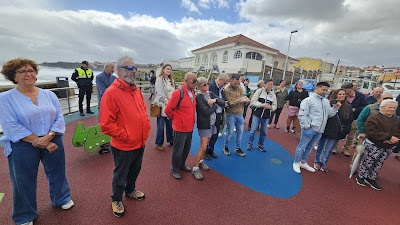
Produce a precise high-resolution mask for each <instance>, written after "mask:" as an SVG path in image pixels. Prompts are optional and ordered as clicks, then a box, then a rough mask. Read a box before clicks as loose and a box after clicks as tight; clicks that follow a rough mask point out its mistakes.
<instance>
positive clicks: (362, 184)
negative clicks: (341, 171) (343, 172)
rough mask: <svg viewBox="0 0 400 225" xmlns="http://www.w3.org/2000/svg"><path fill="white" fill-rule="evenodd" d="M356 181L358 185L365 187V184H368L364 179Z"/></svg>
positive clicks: (357, 178) (358, 178) (359, 178)
mask: <svg viewBox="0 0 400 225" xmlns="http://www.w3.org/2000/svg"><path fill="white" fill-rule="evenodd" d="M356 181H357V184H358V185H360V186H363V187H365V184H366V182H365V179H363V178H361V177H356Z"/></svg>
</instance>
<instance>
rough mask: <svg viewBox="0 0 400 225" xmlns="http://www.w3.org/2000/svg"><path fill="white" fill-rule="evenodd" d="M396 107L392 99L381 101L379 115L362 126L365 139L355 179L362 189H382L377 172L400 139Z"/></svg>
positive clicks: (375, 115)
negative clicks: (368, 187)
mask: <svg viewBox="0 0 400 225" xmlns="http://www.w3.org/2000/svg"><path fill="white" fill-rule="evenodd" d="M397 106H398V103H397V101H395V100H393V99H386V100H383V101H382V102H381V104H380V107H379V113H377V114H374V115H371V116H369V117H368V119H367V122H365V124H364V128H365V134H366V136H367V138H366V139H365V141H364V146H365V151H364V156H363V157H362V160H361V163H360V166H359V167H358V169H359V171H358V177H357V178H356V180H357V184H359V185H361V186H363V187H365V184H369V185H371V187H372V188H373V189H375V190H381V189H382V188H381V187H380V186H379V185H378V183H377V182H376V178H377V176H378V172H379V170H380V169H381V168H382V166H383V163H384V161H385V160H386V159H387V158H388V157H389V155H390V153H391V152H392V150H393V148H395V147H396V145H397V143H398V142H399V138H400V129H399V123H398V122H397V117H396V114H395V113H396V108H397Z"/></svg>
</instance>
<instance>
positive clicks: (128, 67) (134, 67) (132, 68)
mask: <svg viewBox="0 0 400 225" xmlns="http://www.w3.org/2000/svg"><path fill="white" fill-rule="evenodd" d="M120 68H123V69H126V70H131V71H133V70H136V71H137V67H136V66H120Z"/></svg>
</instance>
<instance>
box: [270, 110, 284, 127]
mask: <svg viewBox="0 0 400 225" xmlns="http://www.w3.org/2000/svg"><path fill="white" fill-rule="evenodd" d="M281 112H282V108H277V109H276V110H275V111H273V112H272V113H271V117H270V118H269V121H268V124H271V123H272V118H273V117H274V115H275V122H274V124H278V120H279V116H280V115H281Z"/></svg>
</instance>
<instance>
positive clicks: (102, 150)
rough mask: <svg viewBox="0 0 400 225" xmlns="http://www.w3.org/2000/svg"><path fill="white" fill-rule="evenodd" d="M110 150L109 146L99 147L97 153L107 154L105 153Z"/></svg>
mask: <svg viewBox="0 0 400 225" xmlns="http://www.w3.org/2000/svg"><path fill="white" fill-rule="evenodd" d="M109 152H110V149H109V148H101V149H100V150H99V154H107V153H109Z"/></svg>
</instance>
